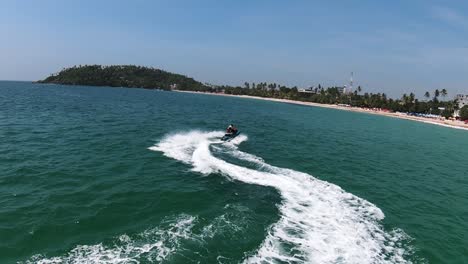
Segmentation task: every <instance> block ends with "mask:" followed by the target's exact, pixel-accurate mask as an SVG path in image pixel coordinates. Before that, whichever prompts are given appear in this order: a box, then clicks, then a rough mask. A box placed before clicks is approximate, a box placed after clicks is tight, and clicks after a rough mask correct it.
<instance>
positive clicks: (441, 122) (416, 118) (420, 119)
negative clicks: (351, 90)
mask: <svg viewBox="0 0 468 264" xmlns="http://www.w3.org/2000/svg"><path fill="white" fill-rule="evenodd" d="M173 91H174V92H179V93H192V94H205V95H214V96H228V97H237V98H248V99H257V100H264V101H272V102H280V103H289V104H297V105H305V106H312V107H314V106H315V107H322V108H331V109H338V110H343V111H351V112H358V113H368V114H373V115H381V116H388V117H394V118H399V119H406V120H411V121H417V122H422V123H426V124H432V125H438V126H443V127H448V128H454V129H461V130H468V124H465V123H464V122H462V121H452V120H445V119H444V120H442V119H432V118H426V117H419V116H409V115H406V114H404V113H391V112H385V111H380V110H373V109H365V108H360V107H353V106H340V105H333V104H319V103H313V102H304V101H296V100H289V99H278V98H269V97H258V96H250V95H233V94H223V93H209V92H195V91H181V90H173Z"/></svg>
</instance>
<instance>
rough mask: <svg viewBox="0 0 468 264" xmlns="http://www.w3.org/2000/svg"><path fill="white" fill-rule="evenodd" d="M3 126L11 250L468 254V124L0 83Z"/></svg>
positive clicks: (248, 256) (198, 257)
mask: <svg viewBox="0 0 468 264" xmlns="http://www.w3.org/2000/svg"><path fill="white" fill-rule="evenodd" d="M230 122H232V123H234V124H236V125H237V126H238V127H239V128H240V130H241V132H242V134H241V136H239V137H238V138H236V139H235V140H233V141H232V142H231V143H228V144H222V143H221V142H220V141H219V139H218V138H219V137H220V136H221V135H222V130H223V129H224V128H225V126H226V125H227V124H228V123H230ZM0 138H1V140H0V263H161V262H162V263H244V262H245V263H268V262H271V263H411V262H413V263H468V160H467V159H468V131H463V130H456V129H451V128H445V127H439V126H435V125H430V124H423V123H418V122H412V121H407V120H399V119H394V118H388V117H381V116H375V115H368V114H360V113H352V112H346V111H339V110H333V109H324V108H315V107H306V106H299V105H291V104H284V103H276V102H268V101H260V100H254V99H239V98H231V97H221V96H210V95H199V94H184V93H175V92H163V91H153V90H143V89H124V88H105V87H80V86H58V85H41V84H31V83H26V82H0Z"/></svg>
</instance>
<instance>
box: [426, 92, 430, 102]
mask: <svg viewBox="0 0 468 264" xmlns="http://www.w3.org/2000/svg"><path fill="white" fill-rule="evenodd" d="M424 97H426V99H428V100H429V97H431V94H430V93H429V92H426V93H425V94H424Z"/></svg>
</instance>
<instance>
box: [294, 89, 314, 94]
mask: <svg viewBox="0 0 468 264" xmlns="http://www.w3.org/2000/svg"><path fill="white" fill-rule="evenodd" d="M297 91H298V92H300V93H311V94H316V93H317V90H316V88H314V87H309V88H303V89H298V90H297Z"/></svg>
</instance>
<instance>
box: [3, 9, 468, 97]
mask: <svg viewBox="0 0 468 264" xmlns="http://www.w3.org/2000/svg"><path fill="white" fill-rule="evenodd" d="M0 35H1V36H2V38H1V39H0V79H2V80H37V79H41V78H43V77H45V76H47V75H48V74H50V73H53V72H57V71H58V70H60V69H61V68H63V67H68V66H72V65H78V64H137V65H146V66H154V67H158V68H162V69H165V70H169V71H173V72H177V73H182V74H185V75H189V76H191V77H194V78H196V79H198V80H200V81H204V82H210V83H214V84H224V83H226V84H243V83H244V82H245V81H248V82H260V81H268V82H277V83H282V84H286V85H297V86H300V87H302V86H308V85H314V84H317V83H321V84H322V85H340V84H345V83H346V82H347V81H348V79H349V73H350V72H351V71H354V72H355V80H356V83H358V84H360V85H362V86H363V87H364V90H367V91H373V92H376V91H383V92H386V93H387V94H389V95H391V96H397V95H400V94H401V93H403V92H409V91H416V94H417V95H418V96H422V95H423V93H424V91H426V90H434V89H436V88H439V89H442V88H446V89H448V90H449V92H450V94H451V95H453V94H454V93H456V92H463V93H467V94H468V1H461V0H460V1H432V0H392V1H375V0H359V1H338V0H335V1H333V0H330V1H325V0H323V1H313V0H310V1H296V0H288V1H286V0H284V1H274V0H271V1H253V0H231V1H220V0H209V1H204V0H199V1H178V0H167V1H150V0H148V1H140V0H133V1H130V0H128V1H117V0H113V1H111V0H100V1H98V0H95V1H88V0H80V1H72V0H69V1H67V0H42V1H37V0H29V1H25V0H2V2H1V4H0Z"/></svg>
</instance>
